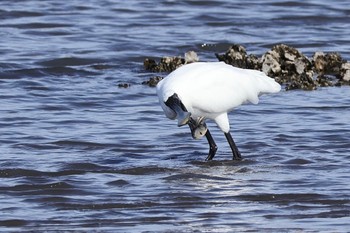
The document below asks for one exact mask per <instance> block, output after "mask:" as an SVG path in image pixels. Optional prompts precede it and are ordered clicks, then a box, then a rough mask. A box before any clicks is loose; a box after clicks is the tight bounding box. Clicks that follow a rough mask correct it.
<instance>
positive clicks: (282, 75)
mask: <svg viewBox="0 0 350 233" xmlns="http://www.w3.org/2000/svg"><path fill="white" fill-rule="evenodd" d="M215 55H216V57H217V59H218V60H219V61H223V62H225V63H227V64H230V65H232V66H236V67H240V68H244V69H255V70H260V71H263V72H264V73H265V74H267V75H268V76H270V77H272V78H274V79H275V80H276V81H277V82H278V83H280V84H282V85H284V86H285V89H286V90H294V89H301V90H315V89H317V88H318V87H328V86H342V85H350V62H348V61H346V60H344V59H343V58H342V57H341V55H340V54H339V53H336V52H330V53H324V52H315V53H314V54H313V56H312V58H309V57H307V56H305V55H304V54H302V53H301V52H300V51H298V50H297V49H296V48H293V47H291V46H288V45H285V44H278V45H275V46H273V47H272V49H271V50H269V51H267V52H266V53H264V54H263V55H262V56H261V57H259V56H257V55H254V54H247V52H246V49H245V48H244V47H243V46H242V45H238V44H234V45H232V46H230V48H229V49H228V50H227V51H226V52H225V53H223V54H215ZM197 61H199V59H198V56H197V54H196V53H195V52H194V51H189V52H187V53H185V56H184V57H181V56H175V57H163V58H161V59H160V61H159V62H158V63H157V62H156V61H155V60H153V59H149V58H146V59H145V60H144V64H143V65H144V69H145V70H146V71H150V72H154V73H160V72H162V73H163V72H166V73H170V72H171V71H173V70H175V69H177V68H178V67H180V66H182V65H184V64H188V63H191V62H197ZM162 78H163V77H161V76H159V75H156V76H154V77H151V78H150V79H149V80H146V81H144V82H142V84H143V85H148V86H150V87H155V86H156V85H157V83H158V82H159V81H160V80H162ZM118 86H119V87H121V88H127V87H129V86H130V84H128V83H120V84H119V85H118Z"/></svg>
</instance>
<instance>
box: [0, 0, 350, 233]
mask: <svg viewBox="0 0 350 233" xmlns="http://www.w3.org/2000/svg"><path fill="white" fill-rule="evenodd" d="M0 19H1V21H0V42H1V43H0V54H1V56H0V154H1V156H0V181H1V183H0V216H1V217H0V231H2V232H19V231H21V232H25V231H27V232H349V230H348V229H350V228H349V227H350V225H349V222H350V194H349V193H350V186H349V179H350V175H349V167H350V162H349V161H350V149H349V148H350V142H349V135H350V126H349V116H350V114H349V112H350V104H349V103H350V88H349V87H347V86H343V87H329V88H319V89H318V90H316V91H310V92H308V91H288V92H286V91H282V92H280V93H278V94H273V95H266V96H262V97H261V101H260V103H259V105H244V106H241V107H239V108H238V109H237V110H236V111H234V112H232V113H231V114H230V122H231V128H232V135H233V137H234V139H235V141H236V143H237V145H238V147H239V149H240V151H241V152H242V154H243V157H244V160H243V161H239V162H237V161H232V160H231V153H230V148H229V146H228V144H227V142H226V140H225V137H224V135H223V134H222V132H221V131H220V130H218V129H217V128H216V126H215V124H214V123H213V122H208V126H209V128H210V129H211V132H212V134H213V136H214V138H215V139H216V142H217V144H218V147H219V149H218V152H217V155H216V157H215V159H214V161H211V162H206V161H205V158H206V156H207V152H208V145H207V142H206V140H205V139H203V140H200V141H197V140H193V139H192V138H191V135H190V132H189V130H188V128H186V127H183V128H178V127H177V126H176V122H175V121H171V120H169V119H167V118H166V117H165V116H164V114H163V112H162V110H161V108H160V106H159V104H158V99H157V96H156V94H155V89H154V88H150V87H148V86H145V85H142V84H141V83H142V82H143V81H145V80H147V79H149V78H150V77H152V76H154V75H156V74H153V73H149V72H146V71H145V70H144V68H143V60H144V59H145V58H146V57H150V58H155V59H159V58H160V57H162V56H183V54H184V53H185V52H186V51H188V50H195V51H196V52H197V53H198V55H199V58H200V60H201V61H216V58H215V53H216V52H220V53H222V52H224V51H225V50H226V49H227V48H228V46H229V45H230V44H232V43H239V44H242V45H244V46H245V47H246V49H247V51H248V53H254V54H258V55H262V54H263V53H265V52H266V51H267V50H269V49H270V48H271V47H272V46H273V45H275V44H278V43H286V44H288V45H291V46H294V47H296V48H297V49H299V50H300V51H302V52H303V53H304V54H306V55H307V56H309V57H311V56H312V54H313V53H314V52H316V51H324V52H329V51H335V52H339V53H340V54H341V55H342V57H343V58H344V59H346V60H349V59H350V44H349V40H350V31H349V28H350V5H349V3H348V1H333V2H329V1H323V0H321V1H277V0H271V1H264V2H263V3H262V2H261V1H245V2H240V1H228V0H222V1H219V0H215V1H199V0H198V1H194V0H193V1H189V0H185V1H171V0H168V1H160V0H159V1H149V0H145V1H135V0H131V1H116V0H110V1H107V0H104V1H96V0H92V1H82V0H74V1H57V0H48V1H34V0H28V1H9V0H8V1H7V0H5V1H2V2H1V9H0ZM161 75H165V74H161ZM125 82H127V83H130V84H131V86H130V88H126V89H124V88H119V87H118V84H120V83H125Z"/></svg>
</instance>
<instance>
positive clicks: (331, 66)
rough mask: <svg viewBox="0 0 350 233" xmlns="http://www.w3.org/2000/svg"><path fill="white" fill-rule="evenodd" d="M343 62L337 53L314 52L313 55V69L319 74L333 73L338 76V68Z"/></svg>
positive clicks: (339, 68)
mask: <svg viewBox="0 0 350 233" xmlns="http://www.w3.org/2000/svg"><path fill="white" fill-rule="evenodd" d="M343 63H344V60H343V58H342V57H341V56H340V54H339V53H323V52H316V53H315V54H314V55H313V65H314V70H315V72H317V73H318V74H320V75H327V74H328V75H334V76H336V77H340V70H341V67H342V64H343Z"/></svg>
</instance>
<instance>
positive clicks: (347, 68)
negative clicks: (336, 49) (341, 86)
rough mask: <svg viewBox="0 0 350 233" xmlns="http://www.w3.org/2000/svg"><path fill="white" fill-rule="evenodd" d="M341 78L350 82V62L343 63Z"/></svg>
mask: <svg viewBox="0 0 350 233" xmlns="http://www.w3.org/2000/svg"><path fill="white" fill-rule="evenodd" d="M340 77H341V80H343V81H346V82H350V62H346V63H343V64H342V65H341V68H340Z"/></svg>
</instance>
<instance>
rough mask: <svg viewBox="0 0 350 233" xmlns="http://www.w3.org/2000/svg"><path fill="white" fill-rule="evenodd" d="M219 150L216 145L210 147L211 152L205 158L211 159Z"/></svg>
mask: <svg viewBox="0 0 350 233" xmlns="http://www.w3.org/2000/svg"><path fill="white" fill-rule="evenodd" d="M217 150H218V147H217V146H216V145H215V146H213V147H210V148H209V154H208V156H207V158H206V159H205V160H206V161H210V160H212V159H213V158H214V156H215V154H216V151H217Z"/></svg>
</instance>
